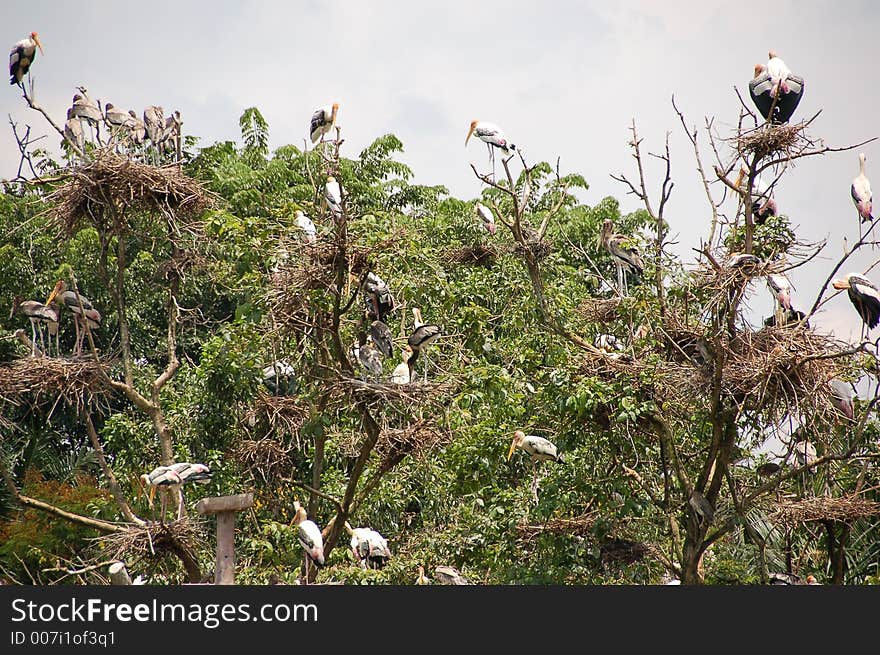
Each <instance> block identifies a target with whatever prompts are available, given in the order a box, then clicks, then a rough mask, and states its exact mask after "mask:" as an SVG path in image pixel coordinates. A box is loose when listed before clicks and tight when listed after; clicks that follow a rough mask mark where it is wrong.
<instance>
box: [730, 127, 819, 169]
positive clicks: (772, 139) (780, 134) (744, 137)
mask: <svg viewBox="0 0 880 655" xmlns="http://www.w3.org/2000/svg"><path fill="white" fill-rule="evenodd" d="M806 127H807V125H806V123H793V124H792V123H782V124H773V123H769V122H768V123H764V124H763V125H762V126H760V127H758V128H757V129H754V130H751V131H749V132H746V133H744V134H741V135H738V136H736V137H735V138H734V139H733V140H734V143H735V146H736V150H737V152H739V153H740V155H743V156H757V158H758V160H760V159H763V158H764V157H770V156H773V155H775V154H777V153H780V154H782V153H784V154H785V155H787V156H791V155H794V154H796V153H798V152H802V151H803V150H805V149H806V148H808V147H809V146H811V145H812V143H811V142H810V140H809V139H807V137H806V136H805V135H804V130H805V129H806Z"/></svg>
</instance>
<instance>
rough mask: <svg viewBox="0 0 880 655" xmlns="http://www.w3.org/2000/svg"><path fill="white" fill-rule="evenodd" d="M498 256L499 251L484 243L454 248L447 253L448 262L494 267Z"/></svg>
mask: <svg viewBox="0 0 880 655" xmlns="http://www.w3.org/2000/svg"><path fill="white" fill-rule="evenodd" d="M497 258H498V251H497V250H495V248H493V247H492V246H489V245H486V244H484V243H475V244H474V245H472V246H462V247H461V248H454V249H452V250H450V251H448V252H447V253H446V262H447V263H448V264H450V265H453V266H454V265H458V266H482V267H484V268H492V266H493V265H494V264H495V260H496V259H497Z"/></svg>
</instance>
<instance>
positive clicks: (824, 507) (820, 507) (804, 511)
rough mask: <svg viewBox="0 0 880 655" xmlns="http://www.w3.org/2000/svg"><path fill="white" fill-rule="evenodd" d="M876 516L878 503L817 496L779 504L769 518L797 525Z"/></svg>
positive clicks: (858, 499) (857, 499) (878, 512)
mask: <svg viewBox="0 0 880 655" xmlns="http://www.w3.org/2000/svg"><path fill="white" fill-rule="evenodd" d="M878 514H880V503H878V502H874V501H872V500H866V499H865V498H862V497H861V496H843V497H841V498H827V497H824V496H819V497H815V498H804V499H803V500H798V501H793V502H783V503H779V504H778V505H776V508H775V510H774V512H773V513H772V514H771V516H770V518H771V519H772V520H773V521H776V522H778V523H784V524H786V525H797V524H798V523H808V522H810V521H826V520H832V521H854V520H856V519H862V518H867V517H869V516H877V515H878Z"/></svg>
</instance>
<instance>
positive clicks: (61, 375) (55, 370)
mask: <svg viewBox="0 0 880 655" xmlns="http://www.w3.org/2000/svg"><path fill="white" fill-rule="evenodd" d="M112 363H113V360H109V359H105V360H102V361H100V362H95V361H94V360H87V361H70V360H66V359H57V358H51V357H26V358H23V359H16V360H13V361H11V362H7V363H5V364H0V399H2V400H4V401H6V402H9V403H11V404H13V405H19V404H21V403H22V402H24V401H25V400H27V401H30V402H34V403H35V402H40V401H46V400H50V399H51V400H54V399H56V398H58V397H59V396H60V397H61V398H62V399H63V400H64V401H65V402H66V403H67V404H68V405H70V406H72V407H76V408H77V409H81V408H83V407H84V406H87V405H89V404H91V403H92V402H93V401H94V400H95V398H96V397H97V396H103V395H107V394H109V393H110V392H111V389H110V388H109V387H108V386H107V384H106V382H105V379H104V377H102V375H101V369H102V368H103V369H104V370H105V371H106V370H107V369H108V368H109V367H110V365H111V364H112Z"/></svg>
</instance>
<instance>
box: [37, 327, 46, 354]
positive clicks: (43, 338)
mask: <svg viewBox="0 0 880 655" xmlns="http://www.w3.org/2000/svg"><path fill="white" fill-rule="evenodd" d="M37 332H39V333H40V346H41V347H42V349H43V354H42V356H43V357H45V356H46V353H47V352H48V351H47V350H46V335H45V334H44V333H43V324H42V323H40V324H39V325H38V326H37Z"/></svg>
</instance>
